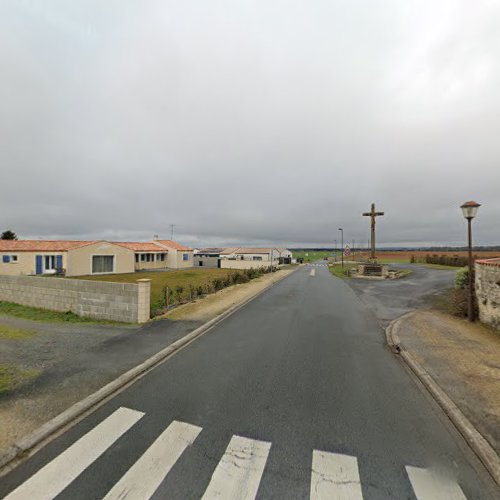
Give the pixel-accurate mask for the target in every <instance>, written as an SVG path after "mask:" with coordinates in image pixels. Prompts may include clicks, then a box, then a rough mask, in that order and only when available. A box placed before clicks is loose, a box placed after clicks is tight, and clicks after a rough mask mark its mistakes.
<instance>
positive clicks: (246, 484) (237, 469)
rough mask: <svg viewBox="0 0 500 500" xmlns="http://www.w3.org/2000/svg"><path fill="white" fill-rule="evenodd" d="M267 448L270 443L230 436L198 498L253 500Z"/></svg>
mask: <svg viewBox="0 0 500 500" xmlns="http://www.w3.org/2000/svg"><path fill="white" fill-rule="evenodd" d="M270 449H271V443H267V442H265V441H257V440H255V439H248V438H244V437H240V436H233V437H232V439H231V441H230V443H229V445H228V447H227V449H226V452H225V453H224V456H223V457H222V459H221V461H220V462H219V464H218V465H217V468H216V469H215V472H214V473H213V475H212V479H211V480H210V484H209V485H208V488H207V489H206V491H205V494H204V495H203V498H202V500H212V499H215V498H219V499H227V500H232V499H235V498H237V499H238V500H253V499H254V498H255V496H256V495H257V490H258V488H259V484H260V479H261V477H262V473H263V472H264V467H265V465H266V461H267V456H268V455H269V450H270Z"/></svg>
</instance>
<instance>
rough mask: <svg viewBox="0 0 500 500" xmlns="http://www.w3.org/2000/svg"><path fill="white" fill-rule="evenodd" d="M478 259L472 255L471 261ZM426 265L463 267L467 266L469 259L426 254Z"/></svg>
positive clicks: (462, 256) (459, 256) (457, 256)
mask: <svg viewBox="0 0 500 500" xmlns="http://www.w3.org/2000/svg"><path fill="white" fill-rule="evenodd" d="M477 258H478V257H477V255H474V256H473V257H472V259H473V260H476V259H477ZM425 263H426V264H440V265H442V266H453V267H464V266H467V265H469V258H468V257H466V256H464V255H438V254H432V255H431V254H427V255H426V256H425Z"/></svg>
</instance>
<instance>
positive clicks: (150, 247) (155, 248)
mask: <svg viewBox="0 0 500 500" xmlns="http://www.w3.org/2000/svg"><path fill="white" fill-rule="evenodd" d="M115 245H120V246H121V247H125V248H128V249H129V250H133V251H134V252H166V251H167V250H166V249H165V248H163V247H161V246H160V245H157V244H156V243H150V242H141V241H117V242H116V243H115Z"/></svg>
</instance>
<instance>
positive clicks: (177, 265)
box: [167, 249, 194, 269]
mask: <svg viewBox="0 0 500 500" xmlns="http://www.w3.org/2000/svg"><path fill="white" fill-rule="evenodd" d="M185 253H187V254H188V256H189V259H188V260H183V257H182V255H183V254H185ZM193 265H194V262H193V251H192V250H175V249H174V250H172V249H169V251H168V257H167V266H168V267H169V268H171V269H187V268H189V267H193Z"/></svg>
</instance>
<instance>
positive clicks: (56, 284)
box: [0, 276, 151, 323]
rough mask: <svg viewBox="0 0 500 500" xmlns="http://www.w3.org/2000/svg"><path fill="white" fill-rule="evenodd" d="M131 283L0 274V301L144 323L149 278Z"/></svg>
mask: <svg viewBox="0 0 500 500" xmlns="http://www.w3.org/2000/svg"><path fill="white" fill-rule="evenodd" d="M138 281H139V282H138V283H137V284H134V283H110V282H106V281H90V280H74V279H64V278H53V277H50V278H49V277H36V276H0V300H2V301H7V302H14V303H16V304H22V305H25V306H31V307H39V308H42V309H50V310H52V311H62V312H65V311H71V312H73V313H75V314H78V315H79V316H86V317H89V318H94V319H105V320H113V321H125V322H128V323H143V322H145V321H147V320H148V319H149V315H150V313H149V307H150V306H149V302H150V293H151V292H150V289H151V283H150V280H138Z"/></svg>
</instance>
